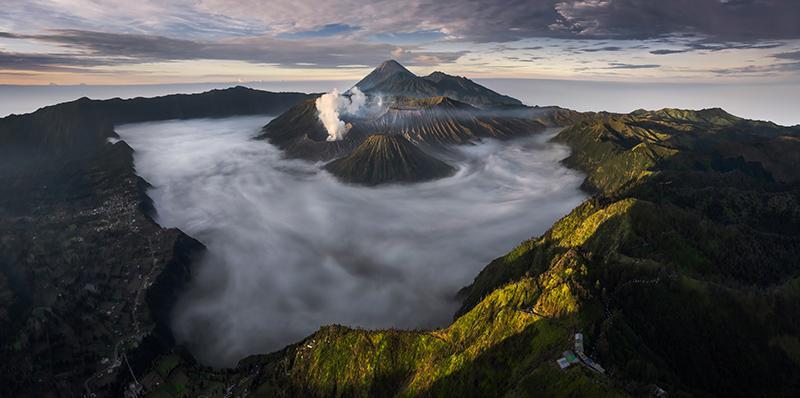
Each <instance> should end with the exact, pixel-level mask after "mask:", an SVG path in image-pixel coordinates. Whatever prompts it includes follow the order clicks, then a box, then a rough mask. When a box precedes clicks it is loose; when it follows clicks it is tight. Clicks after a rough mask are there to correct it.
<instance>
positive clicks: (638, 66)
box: [606, 62, 661, 69]
mask: <svg viewBox="0 0 800 398" xmlns="http://www.w3.org/2000/svg"><path fill="white" fill-rule="evenodd" d="M660 67H661V65H655V64H625V63H620V62H612V63H610V64H608V67H607V68H606V69H655V68H660Z"/></svg>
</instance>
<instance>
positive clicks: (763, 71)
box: [710, 62, 800, 76]
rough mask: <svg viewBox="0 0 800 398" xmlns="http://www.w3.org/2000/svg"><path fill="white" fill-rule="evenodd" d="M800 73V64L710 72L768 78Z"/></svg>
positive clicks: (713, 70) (712, 70)
mask: <svg viewBox="0 0 800 398" xmlns="http://www.w3.org/2000/svg"><path fill="white" fill-rule="evenodd" d="M796 71H800V62H787V63H781V64H773V65H749V66H742V67H735V68H717V69H711V70H710V72H712V73H715V74H717V75H761V76H769V75H773V74H775V73H778V72H796Z"/></svg>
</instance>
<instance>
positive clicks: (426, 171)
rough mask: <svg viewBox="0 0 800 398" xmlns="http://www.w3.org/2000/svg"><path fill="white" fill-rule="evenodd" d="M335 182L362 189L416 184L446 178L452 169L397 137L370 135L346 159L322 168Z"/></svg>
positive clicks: (404, 139) (406, 140) (451, 172)
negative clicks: (392, 184)
mask: <svg viewBox="0 0 800 398" xmlns="http://www.w3.org/2000/svg"><path fill="white" fill-rule="evenodd" d="M325 169H327V170H328V171H329V172H331V174H333V175H335V176H337V177H338V178H339V179H341V180H343V181H345V182H350V183H355V184H362V185H378V184H383V183H394V182H420V181H428V180H433V179H437V178H442V177H447V176H449V175H451V174H453V172H455V169H454V168H453V167H451V166H450V165H448V164H447V163H445V162H443V161H441V160H439V159H436V158H435V157H433V156H431V155H429V154H427V153H425V151H423V150H421V149H420V148H418V147H417V146H416V145H414V144H413V143H411V141H409V140H408V139H407V138H405V137H403V136H400V135H384V134H377V135H371V136H369V137H368V138H367V139H365V140H364V142H363V143H361V145H359V146H358V147H357V148H356V149H355V150H353V152H351V153H350V154H349V155H347V156H345V157H343V158H340V159H337V160H334V161H333V162H330V163H328V164H327V165H326V166H325Z"/></svg>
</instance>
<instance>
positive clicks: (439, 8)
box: [0, 0, 800, 77]
mask: <svg viewBox="0 0 800 398" xmlns="http://www.w3.org/2000/svg"><path fill="white" fill-rule="evenodd" d="M798 15H800V2H798V1H794V0H673V1H651V0H504V1H494V0H471V1H461V0H409V1H390V0H373V1H369V2H364V1H360V0H330V1H325V2H318V1H308V0H291V1H289V0H275V1H269V2H264V1H261V0H238V1H229V0H224V1H223V0H175V1H169V2H163V1H157V0H140V1H137V2H134V3H131V2H123V1H122V0H108V1H100V0H9V2H7V4H4V12H3V13H2V14H0V68H2V69H0V72H2V71H3V70H6V71H31V72H37V71H38V72H42V71H49V72H54V73H55V72H59V73H62V72H63V73H80V72H93V73H101V72H99V71H101V70H102V69H104V68H105V69H108V68H112V69H113V67H119V66H126V65H132V66H133V68H132V69H138V70H140V71H142V72H141V73H144V74H146V73H153V71H151V70H147V69H146V68H145V67H143V66H141V65H142V64H151V63H170V62H185V61H196V60H210V61H217V62H218V65H219V62H223V61H240V62H244V63H248V64H251V65H259V66H261V65H264V66H274V67H277V68H283V69H297V68H302V69H331V68H352V67H354V66H355V67H366V66H374V65H377V64H379V63H380V62H382V61H383V60H385V59H387V58H396V59H398V60H399V61H401V62H403V63H404V64H407V65H409V66H412V67H413V66H420V67H442V66H448V65H455V64H458V65H461V66H469V67H483V70H487V69H489V70H503V69H504V68H505V70H511V69H514V68H517V69H521V70H531V69H530V67H531V66H532V65H531V64H535V65H540V64H547V63H553V64H556V63H562V64H564V63H567V64H570V65H571V66H572V67H573V69H572V71H574V72H580V73H581V74H583V75H586V74H595V75H597V74H600V75H603V74H605V75H608V73H607V71H608V70H611V69H616V70H617V71H621V70H622V68H619V67H615V66H614V65H612V64H611V63H618V64H628V65H636V64H643V65H663V66H665V67H666V69H664V68H625V69H627V71H628V72H627V73H628V74H631V73H639V75H638V76H642V77H650V76H647V75H645V74H644V73H645V72H646V71H644V69H650V72H653V73H654V72H655V70H656V69H659V70H661V71H664V70H667V71H670V70H671V71H672V74H673V75H676V76H682V75H687V74H689V75H690V74H692V73H694V74H697V73H698V68H697V67H694V66H695V65H696V64H698V63H706V64H707V66H706V67H705V68H703V71H704V73H705V74H706V76H714V75H716V76H719V75H720V74H718V73H715V72H714V71H715V70H720V69H723V68H724V69H727V70H729V71H730V72H731V74H733V73H734V72H735V71H737V70H739V71H746V70H750V69H753V68H761V69H766V68H765V67H766V65H764V64H763V61H762V64H761V65H751V64H752V62H751V61H753V60H757V58H758V57H761V58H763V56H764V55H765V54H764V53H752V51H757V50H768V49H771V48H775V49H776V51H775V52H774V53H776V54H777V53H790V52H792V51H797V50H798V45H800V24H799V23H797V18H798V17H797V16H798ZM626 41H627V42H630V41H637V42H639V44H638V45H636V46H632V45H629V43H628V44H627V45H623V44H624V42H626ZM499 43H504V45H505V44H508V46H507V47H506V48H513V49H514V50H513V53H512V54H508V57H505V58H503V59H502V62H500V60H498V59H497V58H496V57H495V56H494V55H493V53H492V51H491V50H487V47H488V46H495V48H498V47H497V44H499ZM543 43H548V45H544V46H543V45H542V44H543ZM559 50H561V51H560V52H559ZM506 51H508V50H506ZM735 51H741V52H742V54H743V55H742V56H741V58H739V59H727V60H725V64H724V65H721V64H720V61H719V59H718V58H717V57H713V56H709V57H707V58H705V59H704V60H702V61H700V60H698V59H697V58H692V57H693V55H695V54H710V53H714V52H735ZM748 51H750V53H748ZM607 54H613V55H614V59H608V58H603V56H604V55H607ZM570 55H579V56H580V57H576V58H577V59H571V58H569V56H570ZM642 56H645V57H647V56H661V57H668V58H672V59H676V58H680V59H685V60H686V61H684V62H683V63H682V65H677V63H675V62H673V65H669V63H666V64H662V63H661V62H649V61H646V62H642V61H639V60H637V57H642ZM748 57H749V58H748ZM576 62H590V63H594V64H596V65H594V67H591V68H583V69H576V68H574V64H575V63H576ZM603 62H605V65H599V64H600V63H603ZM756 63H758V62H756ZM684 65H685V66H684ZM689 65H691V66H692V67H693V68H692V67H690V66H689ZM219 67H220V68H221V66H219ZM490 68H491V69H490ZM563 68H564V67H563V66H562V69H563ZM546 69H547V68H538V70H540V71H542V70H546ZM636 70H638V72H635V71H636ZM603 71H606V72H603ZM793 71H794V68H791V67H777V68H773V70H772V72H773V73H782V74H784V75H794V74H793ZM220 73H221V74H224V71H223V72H220ZM651 74H652V73H651ZM744 74H745V75H747V73H744Z"/></svg>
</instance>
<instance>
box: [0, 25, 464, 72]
mask: <svg viewBox="0 0 800 398" xmlns="http://www.w3.org/2000/svg"><path fill="white" fill-rule="evenodd" d="M0 34H2V35H3V36H4V37H7V38H15V39H28V40H36V41H40V42H46V43H51V44H56V45H59V46H61V47H64V48H66V49H69V50H72V51H77V53H75V54H61V55H57V56H55V55H54V56H41V57H39V56H37V55H24V54H17V57H18V60H19V62H18V63H17V65H18V67H19V69H21V68H23V67H24V65H26V64H27V65H31V67H36V66H37V65H39V63H40V62H42V63H44V64H53V65H60V63H59V62H63V63H67V64H73V63H77V64H80V65H83V66H99V65H114V64H131V63H144V62H158V61H174V60H196V59H213V60H241V61H246V62H252V63H264V64H276V65H281V66H284V67H304V68H307V67H318V68H325V67H338V66H343V65H353V64H363V65H376V64H379V63H380V62H382V61H384V60H386V59H388V58H396V59H398V60H399V61H401V62H403V63H405V64H407V65H411V66H415V65H438V64H441V63H448V62H453V61H455V60H457V59H458V58H460V57H461V56H463V55H464V54H466V53H467V52H466V51H453V52H441V51H440V52H431V51H421V50H419V49H418V48H416V47H415V46H407V47H405V48H398V47H397V46H392V45H388V44H381V43H369V42H358V41H353V40H343V39H340V38H319V39H314V40H281V39H275V38H271V37H266V36H259V37H236V38H228V39H225V40H216V41H199V40H187V39H174V38H170V37H164V36H156V35H146V34H129V33H107V32H94V31H84V30H75V29H65V30H54V31H51V32H48V33H46V34H36V35H19V34H13V33H7V32H0ZM25 58H28V60H29V61H30V62H27V63H26V59H25ZM39 58H42V60H40V59H39ZM45 58H49V59H45Z"/></svg>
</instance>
